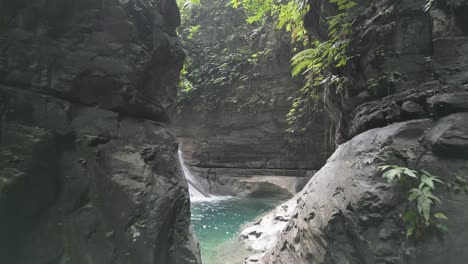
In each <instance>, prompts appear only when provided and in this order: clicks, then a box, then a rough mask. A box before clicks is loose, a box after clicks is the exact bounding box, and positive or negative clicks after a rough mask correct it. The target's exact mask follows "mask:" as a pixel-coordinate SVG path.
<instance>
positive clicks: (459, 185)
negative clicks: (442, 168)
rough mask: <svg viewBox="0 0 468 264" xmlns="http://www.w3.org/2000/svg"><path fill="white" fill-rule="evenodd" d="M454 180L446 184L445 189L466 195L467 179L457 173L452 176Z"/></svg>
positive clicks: (467, 191) (467, 192)
mask: <svg viewBox="0 0 468 264" xmlns="http://www.w3.org/2000/svg"><path fill="white" fill-rule="evenodd" d="M454 177H455V179H454V180H452V181H450V182H449V183H448V184H447V187H448V188H449V189H450V190H452V191H454V192H455V193H456V194H458V193H464V194H468V179H467V177H466V176H465V175H464V174H463V173H461V172H460V173H457V174H455V175H454Z"/></svg>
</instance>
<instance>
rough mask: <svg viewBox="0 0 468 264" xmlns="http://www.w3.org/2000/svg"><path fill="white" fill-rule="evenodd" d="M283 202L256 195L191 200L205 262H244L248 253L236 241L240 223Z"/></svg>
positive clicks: (193, 218)
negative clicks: (201, 200) (256, 196)
mask: <svg viewBox="0 0 468 264" xmlns="http://www.w3.org/2000/svg"><path fill="white" fill-rule="evenodd" d="M280 203H281V201H279V200H277V199H253V198H248V199H247V198H230V199H220V200H214V201H205V202H195V203H192V224H193V227H194V230H195V234H196V235H197V238H198V241H199V242H200V249H201V254H202V260H203V264H237V263H242V260H243V258H244V257H246V256H247V255H248V253H247V252H246V251H245V249H243V247H242V246H241V244H240V242H238V241H237V236H238V232H239V231H240V230H239V229H240V227H241V226H242V225H243V224H245V223H247V222H250V221H252V220H254V219H255V218H256V217H257V216H259V215H261V214H263V213H266V212H268V211H270V210H271V209H273V208H274V207H276V206H277V205H278V204H280Z"/></svg>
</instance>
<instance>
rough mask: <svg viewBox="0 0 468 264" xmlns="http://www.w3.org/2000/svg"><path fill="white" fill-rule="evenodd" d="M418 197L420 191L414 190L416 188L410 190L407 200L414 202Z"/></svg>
mask: <svg viewBox="0 0 468 264" xmlns="http://www.w3.org/2000/svg"><path fill="white" fill-rule="evenodd" d="M419 195H421V191H420V190H419V189H416V188H414V189H411V190H410V195H409V196H408V200H409V201H414V200H416V198H418V197H419Z"/></svg>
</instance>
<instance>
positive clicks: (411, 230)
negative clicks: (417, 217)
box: [406, 226, 414, 238]
mask: <svg viewBox="0 0 468 264" xmlns="http://www.w3.org/2000/svg"><path fill="white" fill-rule="evenodd" d="M413 234H414V226H409V227H408V228H407V229H406V238H410V237H411V236H412V235H413Z"/></svg>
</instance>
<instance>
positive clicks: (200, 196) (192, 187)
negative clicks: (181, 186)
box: [178, 148, 211, 202]
mask: <svg viewBox="0 0 468 264" xmlns="http://www.w3.org/2000/svg"><path fill="white" fill-rule="evenodd" d="M178 154H179V162H180V166H181V167H182V172H183V173H184V176H185V179H187V183H188V186H189V193H190V201H192V202H196V201H205V200H209V199H210V198H211V196H210V195H209V194H208V192H207V191H205V189H204V188H203V186H202V185H201V184H200V182H198V180H197V179H196V178H195V176H193V174H192V172H190V170H189V168H188V167H187V165H185V160H184V156H183V153H182V150H181V148H179V151H178Z"/></svg>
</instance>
